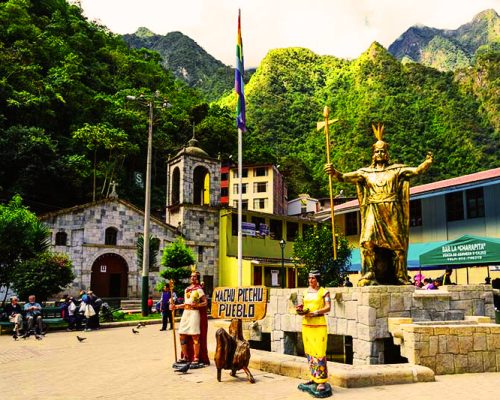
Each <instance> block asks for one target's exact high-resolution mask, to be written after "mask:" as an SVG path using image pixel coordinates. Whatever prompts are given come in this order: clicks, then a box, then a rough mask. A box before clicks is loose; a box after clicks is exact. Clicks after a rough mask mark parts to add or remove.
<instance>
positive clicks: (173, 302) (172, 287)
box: [169, 279, 177, 362]
mask: <svg viewBox="0 0 500 400" xmlns="http://www.w3.org/2000/svg"><path fill="white" fill-rule="evenodd" d="M169 286H170V301H169V302H170V304H171V305H175V300H174V280H173V279H170V285H169ZM170 312H171V313H172V336H173V337H174V357H175V358H174V359H175V362H177V340H176V338H175V307H174V308H173V309H172V310H170Z"/></svg>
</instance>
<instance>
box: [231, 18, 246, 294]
mask: <svg viewBox="0 0 500 400" xmlns="http://www.w3.org/2000/svg"><path fill="white" fill-rule="evenodd" d="M244 73H245V67H244V63H243V40H242V38H241V10H238V34H237V37H236V68H235V70H234V88H235V91H236V94H237V96H238V104H237V107H236V125H237V126H238V286H242V282H243V229H242V225H243V221H242V220H243V200H242V186H243V185H242V182H241V181H242V179H243V131H245V130H246V118H245V91H244V86H245V84H244V81H243V74H244Z"/></svg>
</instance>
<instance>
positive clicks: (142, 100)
mask: <svg viewBox="0 0 500 400" xmlns="http://www.w3.org/2000/svg"><path fill="white" fill-rule="evenodd" d="M159 94H160V93H159V92H158V91H156V92H155V93H154V94H153V95H152V96H151V97H150V98H149V99H148V98H146V97H145V96H144V95H141V96H139V97H136V96H127V100H130V101H137V102H138V103H139V104H142V105H144V106H146V107H148V152H147V161H146V188H145V195H144V233H143V249H142V285H141V310H142V315H143V316H147V315H148V314H149V311H150V310H149V307H148V295H149V236H150V231H151V229H150V221H151V164H152V153H153V118H154V107H155V101H157V100H159ZM162 106H163V107H167V106H168V104H167V103H166V102H165V101H163V104H162Z"/></svg>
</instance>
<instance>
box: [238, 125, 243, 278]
mask: <svg viewBox="0 0 500 400" xmlns="http://www.w3.org/2000/svg"><path fill="white" fill-rule="evenodd" d="M242 178H243V132H242V130H241V129H240V128H238V286H242V278H243V230H242V225H243V204H242V193H241V192H242V190H241V189H242V186H243V185H242V184H241V181H242Z"/></svg>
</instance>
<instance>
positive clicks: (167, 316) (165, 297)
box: [160, 283, 177, 331]
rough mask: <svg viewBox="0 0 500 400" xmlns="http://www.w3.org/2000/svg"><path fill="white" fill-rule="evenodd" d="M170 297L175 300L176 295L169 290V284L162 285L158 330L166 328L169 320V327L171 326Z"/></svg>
mask: <svg viewBox="0 0 500 400" xmlns="http://www.w3.org/2000/svg"><path fill="white" fill-rule="evenodd" d="M170 299H173V300H174V304H175V302H177V295H176V294H175V292H172V291H171V290H170V285H169V284H168V283H167V284H165V285H164V286H163V290H162V292H161V300H160V312H161V329H160V331H165V330H167V325H168V323H169V321H170V329H172V327H173V321H172V318H173V315H172V310H171V309H170Z"/></svg>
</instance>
